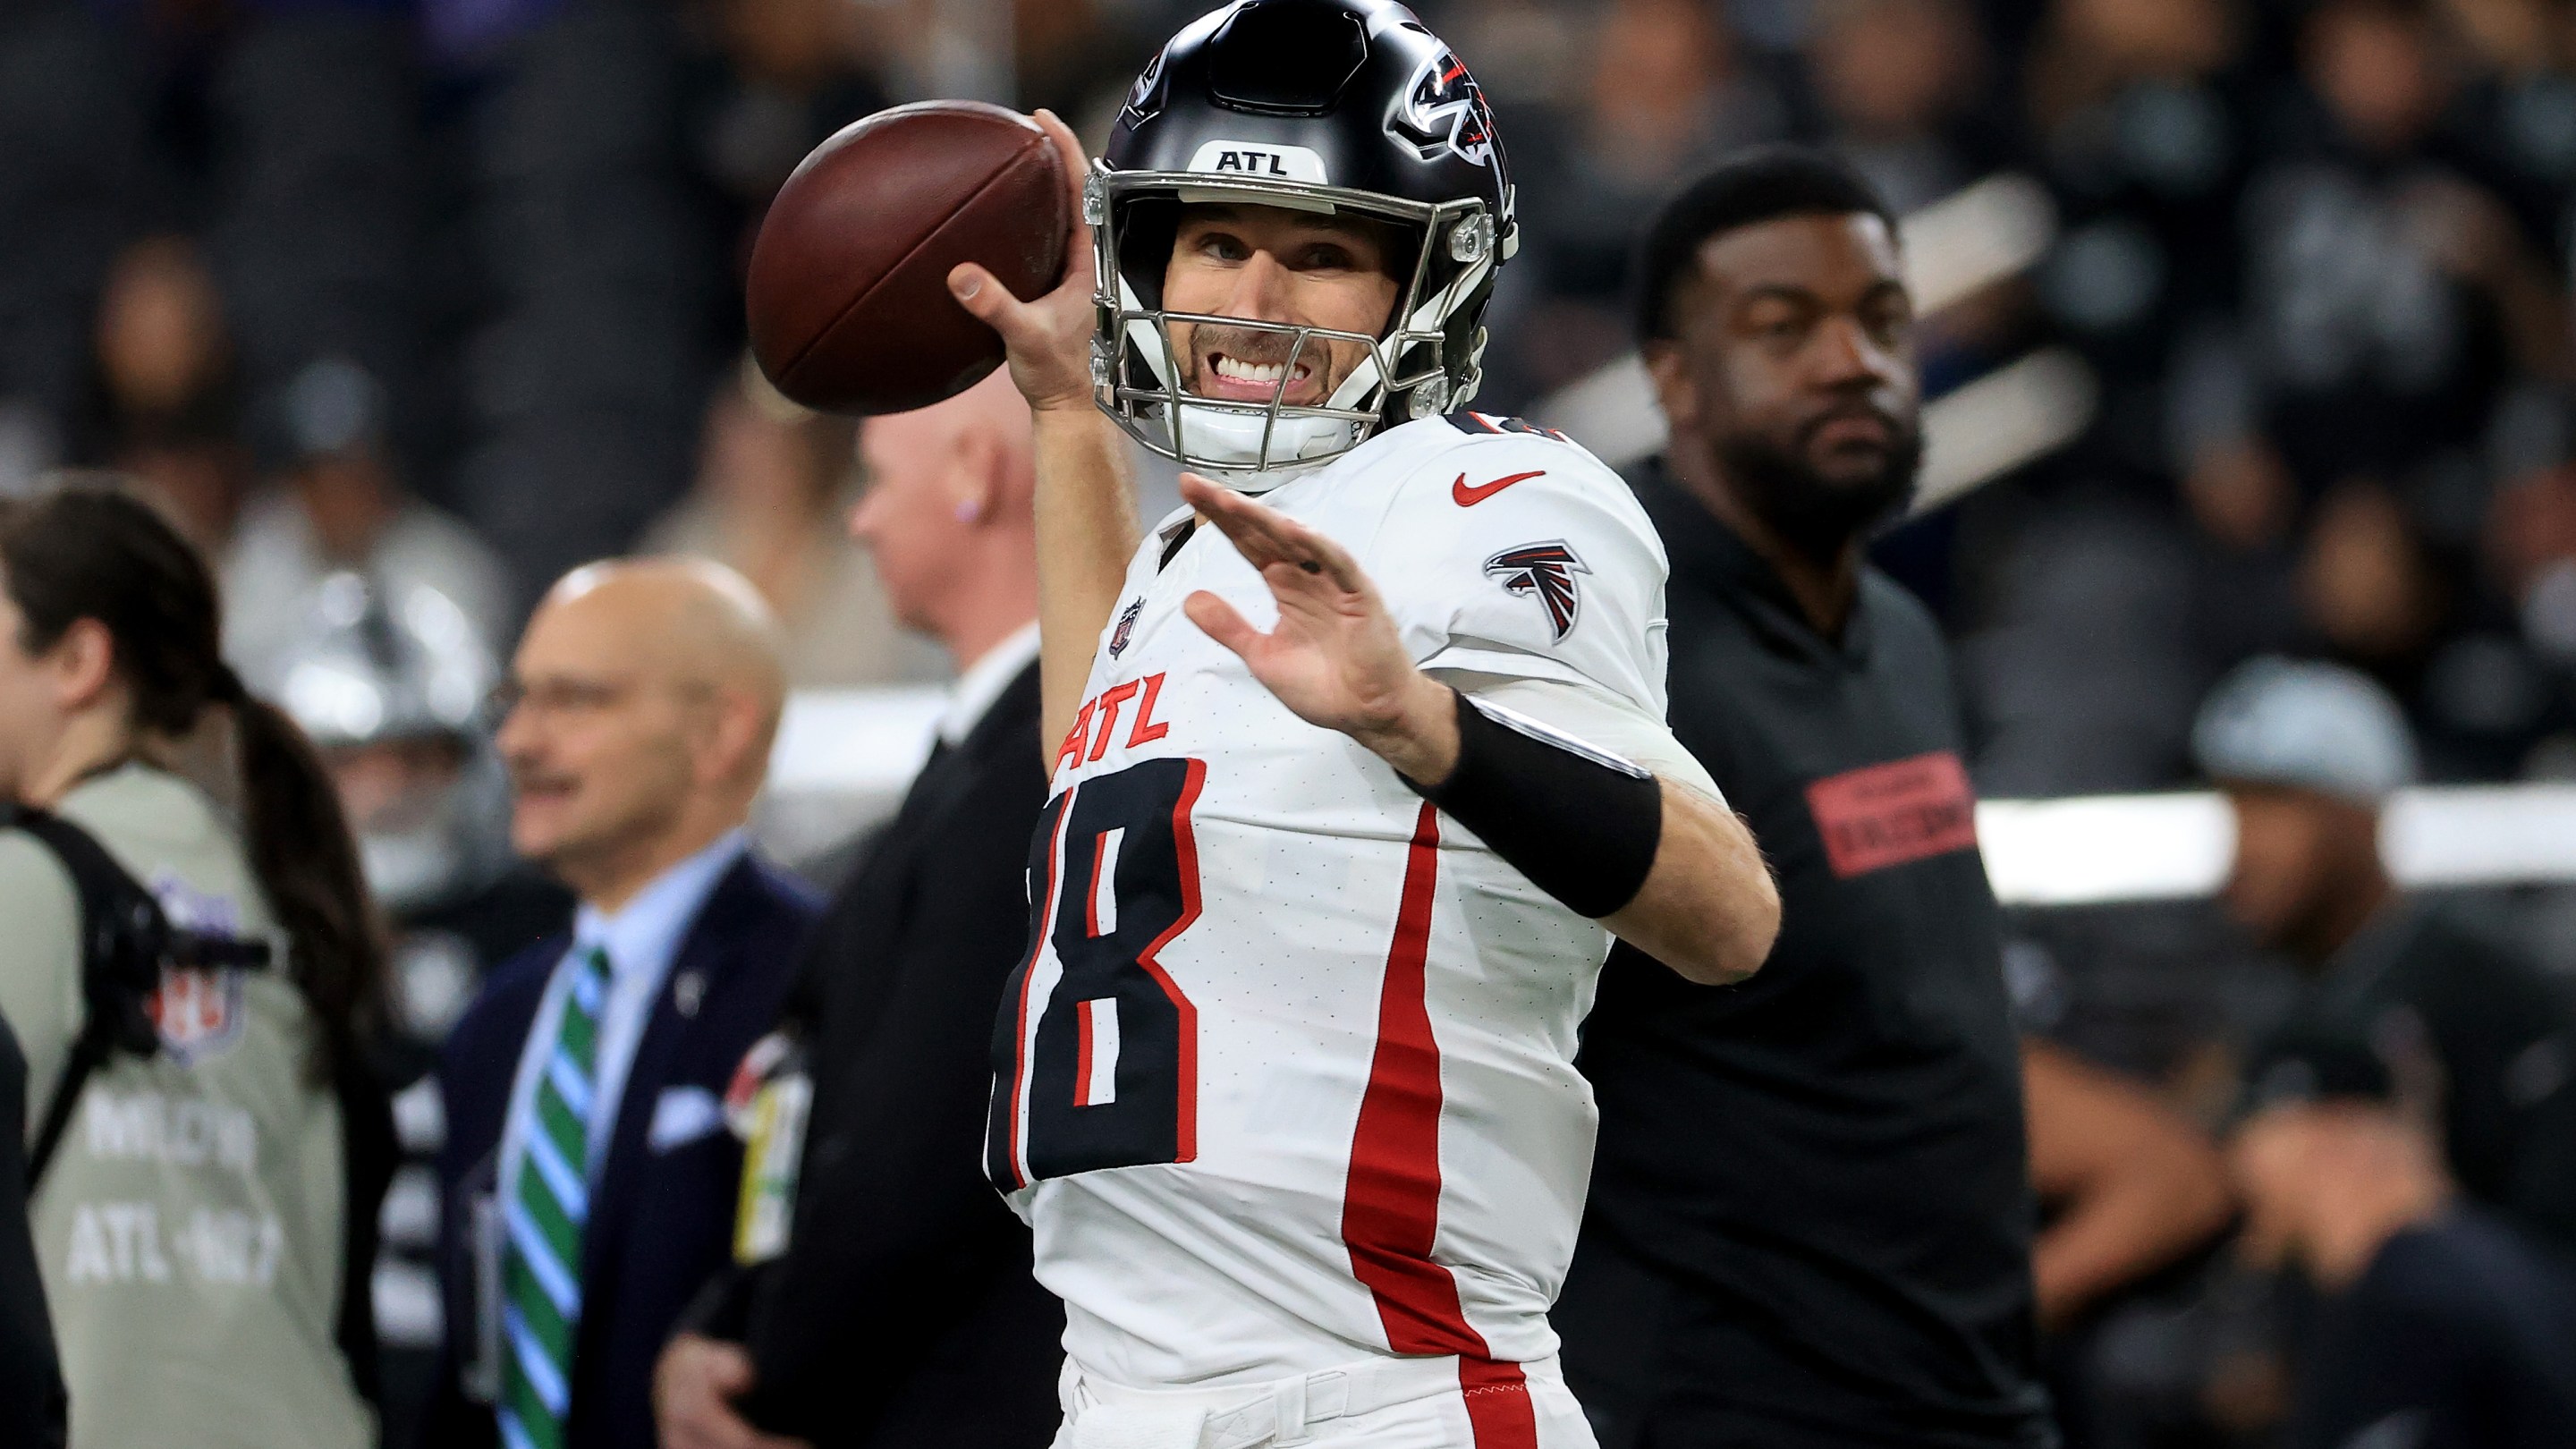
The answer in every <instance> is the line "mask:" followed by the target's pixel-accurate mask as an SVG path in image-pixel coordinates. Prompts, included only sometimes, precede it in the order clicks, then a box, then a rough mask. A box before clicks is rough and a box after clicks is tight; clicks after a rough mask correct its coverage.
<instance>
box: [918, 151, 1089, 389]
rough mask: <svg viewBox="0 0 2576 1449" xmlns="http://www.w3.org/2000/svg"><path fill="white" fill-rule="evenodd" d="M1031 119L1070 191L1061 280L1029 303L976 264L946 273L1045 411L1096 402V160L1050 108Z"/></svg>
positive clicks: (953, 291)
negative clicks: (1087, 184) (1088, 219)
mask: <svg viewBox="0 0 2576 1449" xmlns="http://www.w3.org/2000/svg"><path fill="white" fill-rule="evenodd" d="M1033 119H1034V120H1036V122H1037V123H1038V125H1039V127H1040V128H1042V129H1043V130H1045V132H1046V133H1047V135H1048V137H1049V138H1050V139H1052V140H1053V141H1054V142H1055V149H1056V153H1057V155H1058V156H1060V157H1061V158H1062V159H1063V161H1064V180H1065V185H1066V186H1067V187H1069V188H1071V190H1072V199H1071V201H1070V202H1069V203H1068V204H1069V205H1071V207H1072V208H1073V225H1072V227H1071V228H1069V229H1068V230H1067V231H1066V232H1065V238H1064V280H1063V281H1062V282H1059V283H1057V284H1056V289H1055V290H1054V291H1052V292H1049V293H1047V294H1046V295H1045V296H1043V297H1032V298H1030V299H1028V300H1026V301H1022V300H1021V299H1019V298H1017V297H1014V296H1012V295H1011V289H1010V288H1008V287H1005V286H1003V285H1002V283H1001V281H1000V280H999V279H998V278H996V277H995V276H994V275H993V274H992V273H991V272H989V271H987V270H985V269H984V268H983V267H981V266H978V265H977V264H975V263H973V262H960V263H958V264H957V265H956V266H955V267H954V268H951V269H950V271H949V273H948V290H949V293H950V294H951V295H952V296H954V297H956V299H957V305H959V306H961V307H963V308H965V309H966V310H967V311H968V312H970V313H972V314H973V315H974V316H975V317H976V318H977V319H978V320H980V321H981V322H983V323H984V325H986V326H988V327H990V328H992V329H993V330H994V331H996V332H999V333H1001V334H1002V345H1003V347H1005V348H1006V349H1008V351H1009V354H1010V360H1011V381H1012V383H1013V384H1015V385H1016V386H1017V387H1018V388H1019V390H1020V396H1022V397H1025V398H1027V399H1028V400H1029V406H1030V407H1032V408H1035V409H1037V410H1038V411H1040V412H1051V411H1055V410H1059V409H1068V408H1080V409H1084V410H1086V411H1087V410H1088V409H1089V408H1090V407H1091V333H1092V326H1093V322H1094V315H1093V311H1092V293H1093V291H1094V287H1095V282H1096V280H1097V274H1098V268H1097V267H1096V266H1095V265H1094V264H1093V261H1092V255H1091V228H1090V227H1089V226H1087V225H1085V224H1084V222H1083V220H1082V185H1083V179H1084V178H1085V177H1086V176H1088V175H1090V173H1091V163H1090V161H1089V160H1088V159H1087V158H1085V157H1084V156H1083V154H1082V143H1081V142H1080V141H1078V140H1075V139H1074V135H1073V130H1072V128H1071V127H1069V126H1067V125H1065V123H1064V122H1063V121H1061V120H1059V119H1057V118H1056V114H1055V112H1053V111H1043V110H1042V111H1039V112H1038V113H1037V114H1036V116H1035V117H1033Z"/></svg>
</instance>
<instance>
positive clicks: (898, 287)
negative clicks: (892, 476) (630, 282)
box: [744, 101, 1073, 413]
mask: <svg viewBox="0 0 2576 1449" xmlns="http://www.w3.org/2000/svg"><path fill="white" fill-rule="evenodd" d="M1072 225H1073V203H1072V198H1071V196H1070V194H1069V193H1068V192H1067V191H1066V187H1065V175H1064V162H1063V161H1062V159H1061V158H1060V157H1059V156H1058V155H1057V153H1056V149H1055V146H1054V144H1053V143H1051V142H1050V141H1048V139H1047V135H1046V133H1045V132H1044V131H1041V130H1039V129H1038V126H1037V123H1036V122H1035V121H1032V120H1030V119H1029V118H1028V117H1026V116H1023V115H1021V114H1019V113H1018V112H1017V111H1011V110H1005V109H1004V108H1002V107H1000V106H991V105H986V104H984V103H983V102H981V101H922V102H918V103H916V104H913V105H908V106H896V107H895V108H893V109H892V110H886V111H879V112H877V113H876V114H875V115H873V116H870V117H868V118H867V119H865V120H862V121H856V122H853V123H851V124H850V125H849V126H846V127H844V128H843V129H842V130H841V131H840V133H839V134H837V135H835V136H833V137H832V138H831V139H830V140H828V141H825V142H824V143H823V144H822V145H820V146H817V147H815V148H814V154H812V155H810V156H808V157H806V158H805V160H804V161H803V163H802V164H800V165H798V166H797V168H796V171H795V174H794V175H791V176H789V177H788V178H787V184H786V185H784V186H782V187H780V188H779V189H778V196H777V199H776V200H774V201H772V202H771V203H770V204H769V215H768V216H767V217H766V218H764V219H763V220H762V222H761V224H760V237H759V239H758V240H757V241H755V242H753V243H752V248H751V276H750V280H749V282H748V284H747V285H746V287H745V288H744V294H745V295H744V303H745V309H746V311H747V312H748V314H749V319H748V320H749V322H750V326H751V349H752V353H753V355H754V356H756V357H758V358H759V359H760V369H761V371H763V372H765V373H767V374H768V375H769V380H770V381H771V382H773V383H775V384H777V385H778V390H779V391H780V392H783V393H785V394H787V395H788V396H789V397H791V398H794V399H795V400H796V401H798V402H800V403H803V404H805V405H806V406H807V407H812V408H821V409H824V410H826V411H829V412H840V413H897V412H903V411H905V410H907V409H910V408H918V407H927V406H929V405H930V404H932V403H935V402H938V401H939V400H941V399H942V398H947V397H953V396H955V395H956V394H958V393H960V392H963V391H964V390H966V389H967V388H970V387H972V386H974V385H975V384H976V383H977V382H979V381H981V380H982V379H983V378H984V376H985V375H986V374H988V373H990V372H991V371H992V370H993V369H994V368H995V367H997V366H999V365H1000V363H1001V361H1002V338H1001V335H1000V334H999V333H996V332H995V331H993V329H991V328H990V327H987V326H985V325H984V324H983V323H981V322H978V321H976V320H975V318H974V317H973V316H971V315H969V314H968V313H967V311H966V309H965V308H963V307H960V306H958V305H957V299H956V298H955V297H952V296H950V295H949V293H948V273H949V270H950V269H951V268H953V267H955V266H956V265H957V264H958V263H960V262H980V263H982V264H983V265H984V266H985V267H987V268H990V269H991V271H992V273H993V275H994V276H996V277H998V278H1000V279H1001V282H1002V285H1003V286H1006V287H1008V288H1010V289H1011V294H1012V295H1013V296H1015V297H1020V298H1023V299H1025V298H1030V297H1035V296H1038V295H1040V294H1042V293H1045V292H1048V291H1051V290H1053V289H1054V287H1055V285H1056V283H1057V282H1058V281H1060V280H1061V279H1062V278H1063V275H1064V243H1065V233H1066V232H1067V231H1068V230H1069V229H1070V228H1071V227H1072Z"/></svg>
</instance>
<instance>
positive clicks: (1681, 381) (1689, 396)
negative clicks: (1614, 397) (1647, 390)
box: [1643, 338, 1700, 431]
mask: <svg viewBox="0 0 2576 1449" xmlns="http://www.w3.org/2000/svg"><path fill="white" fill-rule="evenodd" d="M1643 356H1644V358H1645V362H1646V375H1647V376H1648V377H1649V378H1652V379H1653V380H1654V384H1655V401H1656V402H1657V403H1658V404H1659V405H1661V406H1662V408H1663V410H1664V422H1665V423H1666V424H1667V425H1668V426H1670V427H1671V428H1672V429H1674V430H1675V431H1680V430H1682V429H1685V428H1691V429H1696V428H1697V427H1698V426H1699V420H1700V419H1699V390H1698V389H1697V388H1694V387H1692V386H1691V376H1690V363H1689V361H1688V360H1687V359H1685V358H1684V357H1683V356H1682V345H1681V343H1680V342H1679V341H1677V340H1674V339H1670V338H1662V339H1658V340H1656V341H1653V342H1649V343H1647V344H1646V345H1645V347H1644V349H1643Z"/></svg>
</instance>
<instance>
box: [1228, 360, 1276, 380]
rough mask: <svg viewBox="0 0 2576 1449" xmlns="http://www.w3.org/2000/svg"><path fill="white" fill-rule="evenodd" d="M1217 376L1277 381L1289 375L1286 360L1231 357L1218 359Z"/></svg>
mask: <svg viewBox="0 0 2576 1449" xmlns="http://www.w3.org/2000/svg"><path fill="white" fill-rule="evenodd" d="M1216 371H1217V376H1219V377H1225V378H1231V379H1233V380H1234V381H1236V382H1277V381H1279V380H1280V379H1281V378H1283V377H1286V376H1287V375H1288V364H1286V363H1284V362H1239V361H1237V360H1235V359H1234V358H1231V357H1219V358H1218V359H1217V360H1216Z"/></svg>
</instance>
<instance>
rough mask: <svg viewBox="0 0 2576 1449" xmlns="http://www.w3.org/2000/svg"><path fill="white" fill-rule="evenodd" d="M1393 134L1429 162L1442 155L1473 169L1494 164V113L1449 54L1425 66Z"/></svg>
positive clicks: (1397, 117)
mask: <svg viewBox="0 0 2576 1449" xmlns="http://www.w3.org/2000/svg"><path fill="white" fill-rule="evenodd" d="M1392 128H1393V129H1394V130H1395V131H1396V133H1397V134H1399V135H1401V136H1403V137H1404V138H1405V139H1406V140H1407V141H1410V142H1412V143H1413V145H1414V146H1415V147H1416V148H1418V149H1419V150H1420V152H1421V154H1422V159H1423V160H1425V161H1429V160H1433V159H1436V158H1437V157H1438V156H1439V154H1440V153H1441V152H1443V151H1446V152H1448V153H1449V154H1451V155H1453V156H1455V157H1457V158H1458V159H1459V160H1461V161H1464V162H1466V163H1467V164H1468V165H1470V166H1491V165H1493V164H1494V112H1493V108H1492V107H1490V106H1488V105H1486V104H1485V92H1484V89H1483V88H1482V87H1480V86H1478V85H1477V84H1476V78H1475V77H1474V76H1471V75H1469V74H1467V67H1466V64H1465V62H1463V61H1461V60H1459V59H1458V57H1457V56H1456V55H1455V54H1453V53H1451V52H1449V51H1442V52H1440V53H1439V54H1437V55H1435V56H1433V57H1431V58H1430V59H1429V60H1426V61H1424V62H1423V63H1422V64H1421V66H1420V67H1419V68H1417V69H1416V70H1415V71H1414V73H1413V81H1412V83H1411V84H1410V85H1408V86H1406V87H1405V91H1404V103H1403V104H1402V105H1401V106H1399V107H1397V109H1396V113H1395V117H1394V120H1393V122H1392Z"/></svg>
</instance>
